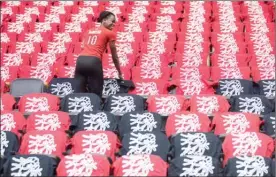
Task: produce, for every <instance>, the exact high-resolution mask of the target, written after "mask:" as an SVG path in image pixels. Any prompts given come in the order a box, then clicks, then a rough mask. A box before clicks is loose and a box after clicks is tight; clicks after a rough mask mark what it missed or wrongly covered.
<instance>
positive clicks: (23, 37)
mask: <svg viewBox="0 0 276 177" xmlns="http://www.w3.org/2000/svg"><path fill="white" fill-rule="evenodd" d="M116 34H117V36H116V41H117V42H120V43H121V42H130V43H132V42H150V41H152V42H166V41H167V42H169V41H170V42H172V41H179V42H184V41H185V40H186V38H195V37H196V36H198V37H199V38H200V39H201V38H203V40H204V41H206V42H208V41H209V42H212V43H215V42H222V39H224V38H234V39H235V40H236V42H245V43H250V42H254V41H255V40H256V35H258V36H260V37H261V36H264V35H266V36H267V37H268V39H269V40H270V41H271V43H273V41H274V39H275V36H274V33H273V32H268V33H260V34H256V33H254V32H246V33H243V32H235V33H222V32H214V31H213V32H211V31H205V32H202V33H188V32H162V31H156V32H151V31H149V32H147V31H143V32H119V31H118V32H116ZM83 35H84V33H78V32H50V31H49V32H41V33H35V32H34V33H32V32H22V33H20V34H17V33H15V32H3V33H1V43H9V42H33V43H39V42H43V41H44V42H46V41H61V42H64V43H77V42H81V41H82V39H83ZM201 40H202V39H201Z"/></svg>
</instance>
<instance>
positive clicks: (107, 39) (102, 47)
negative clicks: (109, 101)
mask: <svg viewBox="0 0 276 177" xmlns="http://www.w3.org/2000/svg"><path fill="white" fill-rule="evenodd" d="M98 22H99V23H101V25H100V26H99V27H94V28H91V29H89V30H88V31H87V32H86V33H85V34H84V39H83V50H82V52H81V53H80V55H79V57H78V59H77V64H76V70H75V78H77V79H80V80H81V81H82V83H83V84H84V85H85V86H87V84H88V83H89V84H88V91H89V92H91V93H95V94H97V95H99V96H101V95H102V90H103V68H102V55H103V53H104V52H105V51H106V49H107V45H108V44H109V46H110V50H111V54H112V59H113V62H114V65H115V67H116V69H117V70H118V73H119V78H120V79H122V73H121V70H120V65H119V60H118V55H117V51H116V46H115V40H116V34H115V33H114V32H113V31H112V29H113V27H114V24H115V15H114V14H113V13H111V12H108V11H103V12H101V13H100V16H99V18H98Z"/></svg>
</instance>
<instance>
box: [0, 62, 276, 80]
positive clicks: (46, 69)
mask: <svg viewBox="0 0 276 177" xmlns="http://www.w3.org/2000/svg"><path fill="white" fill-rule="evenodd" d="M113 68H114V67H104V76H105V77H106V78H116V74H117V72H116V69H113ZM74 69H75V67H74V66H60V67H59V68H57V69H54V68H53V67H51V66H43V65H42V66H22V67H20V68H19V67H16V66H9V67H7V66H6V67H1V80H2V81H4V82H6V83H10V82H11V81H13V80H15V79H16V78H18V77H19V78H39V79H41V80H43V81H44V82H45V83H46V84H47V83H49V82H50V81H51V80H52V79H53V78H54V77H55V76H57V77H60V78H63V77H65V78H72V77H73V76H74ZM122 71H123V77H124V79H126V80H130V79H131V78H132V79H164V80H168V79H169V77H170V76H171V74H172V78H173V80H178V79H181V78H182V75H183V76H185V77H184V78H187V77H188V76H190V77H191V78H194V77H195V76H196V77H197V78H199V79H204V80H209V79H211V80H213V81H218V80H220V79H250V78H251V77H252V78H253V80H254V81H256V82H257V81H259V80H266V79H275V72H274V67H262V68H258V67H253V68H251V69H250V68H249V67H232V68H229V67H226V68H221V67H203V66H202V67H176V68H169V67H165V66H163V67H160V69H156V68H144V67H143V66H141V67H139V66H135V67H133V68H130V67H124V68H122ZM199 73H200V74H199ZM186 76H187V77H186Z"/></svg>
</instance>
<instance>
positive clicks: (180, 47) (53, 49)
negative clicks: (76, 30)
mask: <svg viewBox="0 0 276 177" xmlns="http://www.w3.org/2000/svg"><path fill="white" fill-rule="evenodd" d="M125 44H127V45H129V46H128V48H124V46H125ZM188 44H189V43H188V42H187V43H186V42H177V43H176V44H175V43H172V42H163V43H162V42H161V43H160V42H158V43H152V42H141V43H117V48H118V51H124V52H123V54H131V53H137V54H138V53H139V52H141V53H142V54H143V53H149V54H150V53H152V54H169V55H170V54H174V53H180V54H184V53H187V54H189V53H191V52H193V51H200V53H199V54H203V55H204V54H209V53H210V52H212V53H214V54H221V55H226V54H232V55H237V54H243V55H244V54H248V55H253V56H254V54H255V53H260V52H262V51H264V52H263V53H264V54H265V56H267V55H270V54H273V53H274V52H275V50H274V45H273V44H274V43H270V45H271V46H272V48H266V46H259V47H256V45H255V44H254V43H253V42H249V44H248V45H247V44H246V43H244V42H239V43H237V44H236V46H233V45H232V46H231V45H228V44H225V43H219V42H215V43H210V42H202V43H201V45H200V46H197V47H195V46H188ZM81 45H82V44H81V43H80V42H79V43H76V44H70V43H58V42H42V43H37V44H35V43H30V42H17V43H9V44H6V43H3V44H1V47H2V48H1V53H2V57H1V59H2V60H1V61H2V62H4V59H5V58H6V60H8V61H9V60H10V57H9V56H11V57H12V56H17V55H18V54H16V53H21V54H29V55H34V56H36V55H37V54H39V53H49V54H51V55H53V54H57V55H68V54H69V55H70V54H72V53H73V54H79V53H80V52H81V50H82V49H81ZM226 46H227V47H226ZM266 51H268V52H266ZM107 52H108V53H110V52H109V50H108V51H107ZM119 53H120V52H119ZM27 58H32V57H28V56H27ZM34 58H36V57H34ZM2 62H1V63H2Z"/></svg>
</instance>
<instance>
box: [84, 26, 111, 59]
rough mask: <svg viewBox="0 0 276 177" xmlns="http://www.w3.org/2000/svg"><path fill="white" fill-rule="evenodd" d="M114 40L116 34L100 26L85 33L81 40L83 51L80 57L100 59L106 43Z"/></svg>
mask: <svg viewBox="0 0 276 177" xmlns="http://www.w3.org/2000/svg"><path fill="white" fill-rule="evenodd" d="M115 40H116V34H115V33H114V32H112V31H110V30H108V29H107V28H105V27H103V26H100V27H95V28H92V29H90V30H88V31H87V32H86V34H85V35H84V39H83V46H84V49H83V51H82V52H81V54H80V55H85V56H87V55H88V56H95V57H98V58H100V59H101V58H102V55H103V53H104V51H105V50H106V47H107V43H108V42H110V41H115Z"/></svg>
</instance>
